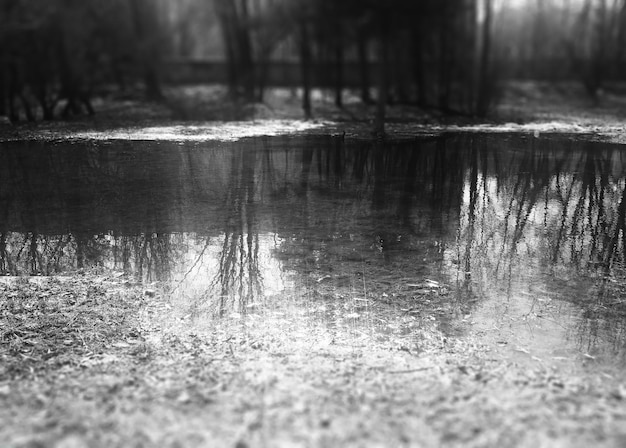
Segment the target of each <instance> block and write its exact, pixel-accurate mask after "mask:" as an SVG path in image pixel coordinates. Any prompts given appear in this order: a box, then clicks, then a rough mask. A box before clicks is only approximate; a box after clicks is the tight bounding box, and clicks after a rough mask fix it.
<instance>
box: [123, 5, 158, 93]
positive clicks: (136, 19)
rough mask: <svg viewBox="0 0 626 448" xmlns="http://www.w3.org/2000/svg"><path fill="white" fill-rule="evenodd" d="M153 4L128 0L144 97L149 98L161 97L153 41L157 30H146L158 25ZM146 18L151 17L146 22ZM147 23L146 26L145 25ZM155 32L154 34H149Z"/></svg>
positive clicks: (156, 52)
mask: <svg viewBox="0 0 626 448" xmlns="http://www.w3.org/2000/svg"><path fill="white" fill-rule="evenodd" d="M154 7H155V6H154V5H147V6H146V4H145V1H144V0H130V10H131V14H132V21H133V26H134V33H135V38H136V40H137V45H138V49H137V53H138V55H137V57H138V60H139V64H140V66H141V70H142V76H143V82H144V87H145V93H146V97H147V98H148V99H151V100H160V99H162V98H163V92H162V91H161V83H160V81H159V74H158V57H157V56H158V48H157V44H156V42H155V39H156V33H157V32H158V31H148V30H147V29H146V28H148V26H155V27H156V26H158V23H157V20H156V11H155V10H153V9H151V8H154ZM147 18H150V19H152V20H151V21H150V22H149V23H146V20H147ZM146 25H148V26H146ZM151 33H155V34H151Z"/></svg>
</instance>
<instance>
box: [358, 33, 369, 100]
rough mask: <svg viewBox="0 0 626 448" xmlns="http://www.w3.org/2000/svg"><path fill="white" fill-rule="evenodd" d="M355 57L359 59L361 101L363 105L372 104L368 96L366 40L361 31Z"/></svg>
mask: <svg viewBox="0 0 626 448" xmlns="http://www.w3.org/2000/svg"><path fill="white" fill-rule="evenodd" d="M357 55H358V58H359V81H360V84H361V85H360V88H361V101H363V103H365V104H370V103H371V102H372V97H371V95H370V65H369V60H368V57H367V38H366V35H365V33H364V32H363V31H362V30H360V31H359V36H358V39H357Z"/></svg>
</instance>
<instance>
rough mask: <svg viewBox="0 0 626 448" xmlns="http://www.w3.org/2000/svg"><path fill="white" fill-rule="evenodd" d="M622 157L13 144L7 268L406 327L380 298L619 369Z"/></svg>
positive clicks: (552, 143)
mask: <svg viewBox="0 0 626 448" xmlns="http://www.w3.org/2000/svg"><path fill="white" fill-rule="evenodd" d="M624 155H626V152H624V151H623V150H622V148H621V147H620V146H618V145H606V144H601V143H588V142H587V143H586V142H579V141H570V140H567V139H557V138H554V137H553V138H546V139H543V138H540V139H538V138H534V137H525V136H514V135H491V136H488V135H483V136H481V135H443V136H438V137H424V138H421V139H415V140H411V141H404V142H396V143H386V144H383V143H380V142H378V143H376V142H344V140H343V139H342V138H340V137H324V136H315V137H313V136H312V137H305V138H296V137H272V138H251V139H247V140H246V139H244V140H241V141H238V142H227V143H214V142H213V143H211V142H196V143H193V142H186V143H179V142H167V141H159V142H141V141H105V142H90V143H89V142H82V143H78V142H74V143H34V142H28V143H26V142H23V143H10V144H8V143H7V144H3V145H2V146H0V274H2V275H5V276H17V275H46V276H47V275H58V274H63V273H66V272H73V271H75V270H76V269H88V268H98V269H103V270H108V269H114V270H117V271H120V272H125V273H126V274H128V275H129V276H132V277H134V278H135V279H136V280H137V281H143V282H146V284H151V283H152V282H155V284H158V285H161V286H163V285H165V286H164V288H165V290H167V291H168V292H169V294H171V295H172V296H173V297H174V298H175V299H177V300H180V303H184V304H185V307H186V309H185V314H187V315H188V316H191V319H196V320H201V319H206V318H208V317H212V318H214V317H219V316H227V315H233V314H237V315H246V314H249V313H255V312H258V310H260V309H271V310H274V311H280V310H281V307H285V306H286V302H289V304H290V305H291V306H293V305H294V304H296V306H301V305H302V304H303V303H304V304H307V306H308V307H310V308H307V309H309V310H310V309H313V310H316V313H317V315H318V318H319V319H320V321H321V322H324V323H325V324H326V325H331V326H332V325H335V324H337V322H339V321H340V320H341V319H344V320H345V319H348V320H351V321H355V322H356V321H358V322H361V323H362V324H364V325H366V326H368V327H370V328H375V329H376V331H380V332H381V334H384V333H385V331H388V330H389V328H393V329H394V331H399V332H410V331H412V329H411V327H410V326H406V325H405V324H404V322H405V321H404V320H398V322H397V325H394V323H393V322H390V319H389V316H384V318H383V317H377V316H376V315H375V313H374V314H372V310H373V309H375V307H374V305H376V304H384V305H385V306H387V307H388V308H390V309H394V310H396V311H397V312H398V313H400V314H401V315H403V316H409V317H411V318H412V319H413V321H415V322H417V323H418V324H422V323H425V322H434V323H435V325H436V327H437V329H438V331H439V332H441V334H442V337H444V338H445V337H463V336H464V335H466V334H469V333H471V334H474V335H478V336H480V337H481V338H483V340H484V341H485V343H487V344H489V345H490V346H492V347H493V350H494V351H499V352H500V354H501V355H502V356H505V357H507V358H510V359H511V360H514V361H520V362H527V361H528V360H530V361H532V362H545V361H546V360H552V361H554V360H557V361H558V360H561V359H564V360H578V361H580V362H585V363H597V364H606V363H622V362H623V359H624V356H623V355H624V340H625V335H624V321H625V316H626V305H624V304H623V302H624V301H625V300H626V299H624V297H626V296H625V295H624V285H625V284H626V283H625V279H626V276H625V272H626V270H625V268H624V254H625V244H626V243H625V240H624V229H625V226H626V224H625V221H626V220H625V216H626V202H625V200H624V198H625V189H626V170H625V168H626V164H625V163H624ZM7 278H8V277H7ZM365 317H367V319H365ZM381 322H382V323H384V325H383V324H382V323H381Z"/></svg>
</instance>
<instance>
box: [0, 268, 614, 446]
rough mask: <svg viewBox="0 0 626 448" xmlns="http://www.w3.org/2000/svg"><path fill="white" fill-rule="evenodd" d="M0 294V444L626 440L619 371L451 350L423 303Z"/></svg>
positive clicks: (98, 281)
mask: <svg viewBox="0 0 626 448" xmlns="http://www.w3.org/2000/svg"><path fill="white" fill-rule="evenodd" d="M321 283H323V282H321ZM0 285H1V286H0V291H1V297H2V300H1V301H0V310H1V311H0V319H1V321H2V322H1V324H2V325H1V328H2V333H1V337H0V357H1V359H2V372H1V374H0V404H1V406H0V421H1V422H2V424H1V425H0V445H1V446H8V447H48V446H51V447H82V446H89V447H100V446H102V447H104V446H107V447H111V446H117V447H127V446H146V447H150V446H154V447H157V446H158V447H163V446H170V447H177V446H185V447H187V446H198V447H201V446H206V447H209V446H210V447H220V446H224V447H248V446H249V447H256V446H259V447H276V446H285V447H291V446H303V447H328V446H348V447H357V446H459V447H460V446H476V447H479V446H580V447H582V446H592V445H595V446H616V447H617V446H623V444H624V442H626V429H625V428H626V426H625V425H624V422H625V421H626V401H625V400H626V389H625V385H624V383H623V377H620V376H619V375H618V374H617V372H612V371H608V370H602V369H600V370H597V369H594V368H589V369H587V368H585V367H584V365H583V364H584V363H583V362H581V365H580V369H577V371H576V372H570V371H564V370H563V369H562V368H560V367H559V361H558V360H544V361H542V362H537V361H535V360H532V359H531V354H522V355H524V356H527V358H528V359H527V360H526V361H525V362H521V361H520V362H511V361H506V360H504V359H503V358H501V357H499V356H498V354H497V352H495V351H493V350H492V349H491V348H490V347H489V346H487V345H484V344H483V343H482V342H481V340H480V339H479V338H477V337H476V336H475V335H472V334H471V332H469V333H466V334H464V335H463V336H459V337H454V336H446V335H444V334H443V333H442V332H441V331H440V329H439V327H438V323H437V319H436V318H435V312H436V309H435V308H430V307H429V306H427V305H426V306H422V307H421V309H420V313H409V312H407V310H406V309H405V308H402V307H396V306H392V305H389V304H386V303H385V301H384V300H377V298H376V297H372V301H371V303H370V305H369V308H367V307H366V308H365V309H364V307H363V305H362V304H360V307H359V308H355V307H354V306H344V305H346V304H354V303H355V302H354V299H355V298H354V297H344V298H342V299H341V300H339V301H337V300H333V301H329V300H325V299H324V291H325V289H324V288H323V287H322V288H320V295H319V297H310V296H309V297H307V300H308V302H307V303H306V305H303V304H298V303H296V300H297V299H294V298H293V297H292V298H291V300H292V303H293V305H294V306H293V307H292V308H282V309H280V310H279V309H272V308H268V309H265V310H258V311H255V312H250V313H248V314H247V315H241V314H237V313H235V314H232V315H230V316H227V317H225V318H222V319H210V318H207V316H198V315H196V316H195V317H194V316H192V315H190V314H188V313H187V310H186V309H185V307H184V306H181V304H180V303H175V302H174V300H175V299H174V298H172V296H168V294H167V292H166V290H165V289H161V287H160V285H150V286H149V287H146V286H142V285H139V284H136V283H134V282H132V281H131V280H129V279H127V278H126V277H124V276H122V275H120V274H115V273H108V274H104V273H87V274H79V275H73V276H71V277H59V278H50V279H44V278H31V279H27V280H24V279H5V281H4V282H3V283H1V284H0ZM431 286H432V285H431ZM428 287H429V286H428V284H425V285H424V288H425V289H428ZM422 294H426V292H423V293H422ZM430 294H438V292H437V291H436V289H431V292H430ZM381 299H382V298H381ZM433 299H435V297H433ZM433 302H434V303H435V304H436V303H437V301H436V300H433ZM337 303H339V305H337ZM424 303H427V302H424ZM335 305H337V306H335ZM331 311H332V313H330V312H331ZM329 313H330V314H332V315H333V316H334V317H333V318H332V319H329V318H328V315H329ZM467 325H468V326H471V322H470V321H468V322H467ZM407 329H409V330H410V331H407Z"/></svg>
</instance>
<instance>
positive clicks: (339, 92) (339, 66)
mask: <svg viewBox="0 0 626 448" xmlns="http://www.w3.org/2000/svg"><path fill="white" fill-rule="evenodd" d="M334 59H335V70H334V71H335V106H337V107H339V108H341V107H343V59H344V53H343V41H342V40H341V39H340V38H338V40H337V42H335V58H334Z"/></svg>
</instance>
